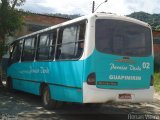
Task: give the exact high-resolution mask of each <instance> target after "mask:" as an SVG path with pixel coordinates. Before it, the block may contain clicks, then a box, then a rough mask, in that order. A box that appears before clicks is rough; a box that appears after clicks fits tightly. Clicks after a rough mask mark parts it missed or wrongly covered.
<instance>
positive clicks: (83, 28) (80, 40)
mask: <svg viewBox="0 0 160 120" xmlns="http://www.w3.org/2000/svg"><path fill="white" fill-rule="evenodd" d="M85 31H86V24H85V23H84V22H82V23H81V24H80V25H79V38H78V42H77V43H76V47H77V48H76V56H75V58H80V57H81V55H82V53H83V49H84V40H85Z"/></svg>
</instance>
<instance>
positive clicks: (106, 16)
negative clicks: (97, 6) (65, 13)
mask: <svg viewBox="0 0 160 120" xmlns="http://www.w3.org/2000/svg"><path fill="white" fill-rule="evenodd" d="M93 17H97V18H101V19H117V20H123V21H128V22H133V23H136V24H139V25H142V26H146V27H149V28H151V27H150V25H149V24H148V23H145V22H142V21H140V20H137V19H134V18H130V17H127V16H120V15H116V14H113V13H104V12H100V13H93V14H89V15H86V16H82V17H78V18H75V19H73V20H69V21H66V22H63V23H60V24H57V25H54V26H51V27H48V28H45V29H42V30H39V31H37V32H33V33H31V34H28V35H24V36H22V37H19V38H17V39H16V40H20V39H24V38H26V37H30V36H34V35H36V34H40V33H43V32H46V31H50V30H53V29H55V28H59V27H61V26H66V25H69V24H72V23H76V22H79V21H82V20H85V19H86V20H88V19H90V18H93ZM13 42H14V41H13ZM13 42H12V43H13ZM12 43H11V44H12Z"/></svg>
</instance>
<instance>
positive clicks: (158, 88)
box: [154, 71, 160, 94]
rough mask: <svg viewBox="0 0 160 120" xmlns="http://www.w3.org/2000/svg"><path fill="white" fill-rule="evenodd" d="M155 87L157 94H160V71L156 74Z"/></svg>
mask: <svg viewBox="0 0 160 120" xmlns="http://www.w3.org/2000/svg"><path fill="white" fill-rule="evenodd" d="M154 87H155V90H156V92H158V93H159V94H160V71H156V72H155V73H154Z"/></svg>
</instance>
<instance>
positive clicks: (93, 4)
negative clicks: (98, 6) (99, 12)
mask: <svg viewBox="0 0 160 120" xmlns="http://www.w3.org/2000/svg"><path fill="white" fill-rule="evenodd" d="M94 8H95V2H94V1H93V3H92V13H94Z"/></svg>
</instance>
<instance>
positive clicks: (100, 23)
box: [95, 19, 152, 57]
mask: <svg viewBox="0 0 160 120" xmlns="http://www.w3.org/2000/svg"><path fill="white" fill-rule="evenodd" d="M95 38H96V49H97V50H98V51H100V52H102V53H107V54H113V55H121V56H133V57H140V56H149V55H151V51H152V44H151V43H152V41H151V30H150V29H149V28H147V27H145V26H142V25H139V24H136V23H132V22H127V21H121V20H113V19H97V20H96V35H95Z"/></svg>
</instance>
